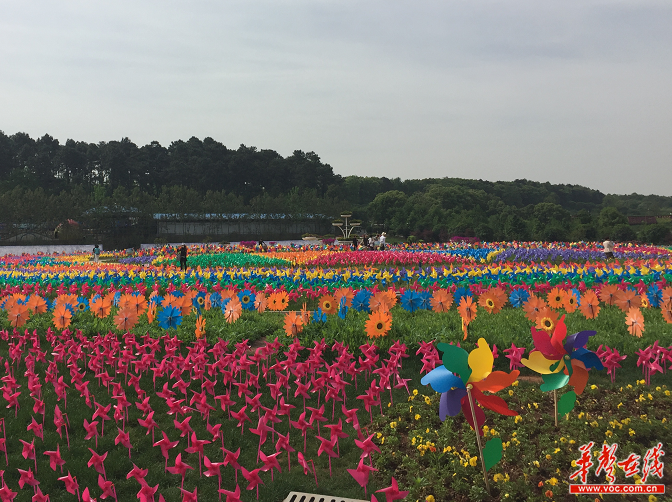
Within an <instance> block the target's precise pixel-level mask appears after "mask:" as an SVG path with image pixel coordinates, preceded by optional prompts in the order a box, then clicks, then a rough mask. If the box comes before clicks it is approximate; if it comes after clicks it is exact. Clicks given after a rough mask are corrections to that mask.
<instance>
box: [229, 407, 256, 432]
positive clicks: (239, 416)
mask: <svg viewBox="0 0 672 502" xmlns="http://www.w3.org/2000/svg"><path fill="white" fill-rule="evenodd" d="M246 409H247V405H245V406H243V407H242V408H241V409H240V410H239V411H232V412H231V415H232V416H233V418H235V419H236V420H238V425H237V426H236V427H240V434H241V436H242V435H243V433H244V432H245V422H246V421H247V422H252V420H250V417H248V416H247V414H246V413H245V410H246Z"/></svg>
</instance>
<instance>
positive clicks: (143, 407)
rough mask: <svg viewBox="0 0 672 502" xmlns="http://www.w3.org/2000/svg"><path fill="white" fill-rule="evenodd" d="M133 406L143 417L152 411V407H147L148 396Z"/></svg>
mask: <svg viewBox="0 0 672 502" xmlns="http://www.w3.org/2000/svg"><path fill="white" fill-rule="evenodd" d="M135 406H136V408H138V409H139V410H140V411H141V412H142V414H143V416H147V415H148V414H149V413H150V412H151V411H152V407H151V406H150V405H149V396H147V397H146V398H144V399H143V400H142V401H140V402H136V403H135Z"/></svg>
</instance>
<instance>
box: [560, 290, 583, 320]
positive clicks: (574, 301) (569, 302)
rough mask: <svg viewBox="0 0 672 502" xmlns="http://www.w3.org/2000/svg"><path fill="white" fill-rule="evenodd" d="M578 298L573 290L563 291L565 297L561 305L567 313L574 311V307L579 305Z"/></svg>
mask: <svg viewBox="0 0 672 502" xmlns="http://www.w3.org/2000/svg"><path fill="white" fill-rule="evenodd" d="M578 300H579V299H578V298H577V297H576V293H575V292H574V291H565V297H564V299H563V300H562V306H563V307H564V308H565V310H566V311H567V313H568V314H571V313H572V312H574V311H576V308H577V307H578V306H579V301H578Z"/></svg>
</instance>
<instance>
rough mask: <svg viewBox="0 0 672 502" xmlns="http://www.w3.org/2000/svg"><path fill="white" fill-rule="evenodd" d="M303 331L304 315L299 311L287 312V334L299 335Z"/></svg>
mask: <svg viewBox="0 0 672 502" xmlns="http://www.w3.org/2000/svg"><path fill="white" fill-rule="evenodd" d="M301 331H303V317H301V314H300V313H298V312H287V315H286V316H285V333H287V336H297V335H298V334H299V333H301Z"/></svg>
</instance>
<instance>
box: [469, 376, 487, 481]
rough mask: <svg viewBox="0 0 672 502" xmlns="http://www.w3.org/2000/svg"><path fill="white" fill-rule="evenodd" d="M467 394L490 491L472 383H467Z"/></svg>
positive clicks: (479, 453) (485, 477) (484, 473)
mask: <svg viewBox="0 0 672 502" xmlns="http://www.w3.org/2000/svg"><path fill="white" fill-rule="evenodd" d="M467 396H469V408H471V416H472V418H473V420H474V431H475V432H476V443H477V444H478V455H479V456H480V457H481V467H482V468H483V479H484V480H485V489H486V490H488V493H490V485H489V483H488V471H486V470H485V460H484V459H483V446H481V435H480V434H479V431H478V429H479V426H478V421H477V420H476V410H475V409H474V398H473V397H472V396H471V384H469V385H467Z"/></svg>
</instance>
